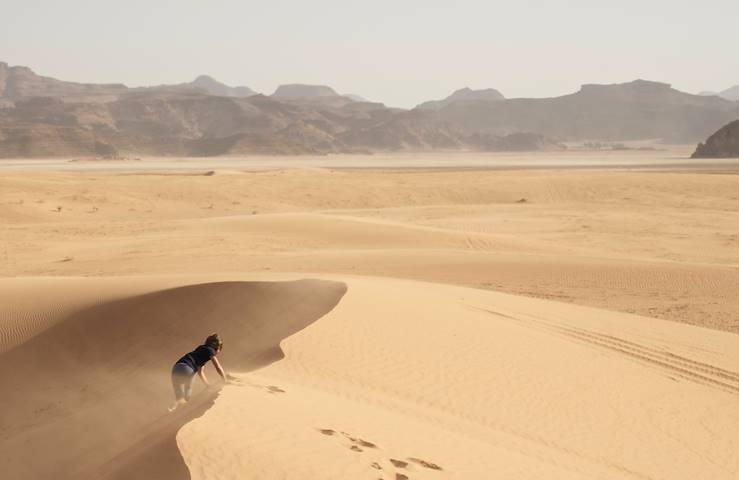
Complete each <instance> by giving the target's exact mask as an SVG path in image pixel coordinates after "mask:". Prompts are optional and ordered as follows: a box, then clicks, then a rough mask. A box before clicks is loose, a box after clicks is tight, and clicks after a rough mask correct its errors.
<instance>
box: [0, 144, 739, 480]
mask: <svg viewBox="0 0 739 480" xmlns="http://www.w3.org/2000/svg"><path fill="white" fill-rule="evenodd" d="M691 151H692V147H683V148H678V149H667V150H652V151H636V150H631V151H621V152H605V153H604V152H580V153H579V155H580V156H582V157H588V158H590V159H591V161H592V163H596V164H601V165H602V167H603V168H584V167H582V166H577V165H570V166H569V167H566V168H564V167H562V168H552V167H550V168H549V169H547V168H544V167H542V166H541V164H544V165H546V164H547V162H551V163H552V164H558V163H561V160H562V158H561V156H564V155H565V154H563V153H561V152H554V153H551V152H549V153H547V152H541V153H528V154H521V156H522V157H527V158H529V160H530V161H537V162H538V164H539V166H537V167H536V168H533V167H532V168H529V169H525V170H521V169H515V168H511V167H510V166H507V167H505V168H503V167H499V168H495V169H492V168H485V167H484V165H481V163H480V162H482V161H483V160H481V158H480V157H479V155H481V154H465V153H460V154H451V153H449V154H434V155H431V154H429V155H425V154H417V153H416V154H396V155H395V156H382V155H380V156H369V157H362V158H361V159H360V160H361V162H360V161H359V160H357V158H355V157H351V156H350V157H346V156H339V157H332V158H333V160H334V161H336V162H339V163H344V164H351V162H355V164H356V163H357V162H359V163H360V166H362V167H363V168H351V169H347V168H336V167H327V166H320V164H319V163H318V162H320V161H321V160H322V159H323V157H309V158H307V159H304V160H303V161H302V163H297V164H296V163H295V161H296V159H295V158H294V157H289V158H284V157H267V159H268V160H270V161H271V162H272V163H271V164H269V165H271V166H267V164H263V166H262V167H256V166H251V167H250V166H249V165H250V163H249V162H250V160H249V159H241V160H237V159H232V160H231V161H230V162H226V163H223V164H219V163H215V164H214V163H212V160H211V159H200V160H197V159H189V160H183V161H182V162H181V163H179V164H180V165H183V167H182V168H178V161H177V159H168V160H167V161H168V162H169V163H167V164H166V165H167V168H166V169H163V168H161V165H162V163H161V159H149V158H144V159H141V161H139V162H131V161H115V160H104V161H94V160H87V161H84V162H79V161H78V162H67V161H62V162H57V163H52V164H45V165H47V166H46V167H44V168H34V166H33V162H36V161H37V160H17V161H6V167H4V168H3V169H2V170H0V185H2V188H1V189H0V223H1V225H2V228H0V245H2V251H0V275H2V277H3V278H2V279H0V296H2V299H3V301H2V302H1V304H0V352H2V353H0V355H1V356H2V362H0V373H1V374H2V376H3V378H4V379H5V384H6V386H7V387H8V388H6V389H4V391H3V395H2V396H0V426H1V427H0V452H2V453H0V462H1V464H0V468H2V471H3V472H4V475H7V476H8V478H17V479H38V478H54V479H59V480H61V479H67V478H69V479H72V478H111V479H126V478H163V479H187V478H193V479H228V478H234V479H236V478H260V479H271V478H275V479H277V478H295V479H310V478H315V479H319V478H320V479H348V478H351V479H367V480H375V479H378V478H379V479H385V480H402V479H444V478H464V479H469V478H479V479H482V478H510V479H521V478H532V479H533V478H537V479H538V478H561V479H573V478H582V479H593V478H603V479H611V478H612V479H645V478H652V479H670V480H673V479H681V478H684V479H694V478H711V479H733V478H736V477H737V475H739V454H737V452H739V435H738V434H737V430H736V425H737V422H739V402H737V398H739V336H738V335H737V333H739V320H738V319H739V306H737V303H736V302H735V301H734V299H735V296H736V292H737V290H738V289H739V236H738V234H737V232H739V213H738V212H739V194H738V193H737V192H739V176H738V175H736V171H737V168H738V167H737V164H736V162H735V161H733V162H730V161H727V162H726V163H723V164H720V165H718V164H716V165H714V164H709V163H706V164H705V166H703V167H702V166H701V164H700V163H695V162H696V161H693V163H684V164H682V165H675V164H674V163H675V162H678V160H679V159H686V158H687V157H688V156H689V154H690V152H691ZM444 155H447V156H449V162H447V164H445V165H446V166H445V168H438V167H437V168H419V167H418V165H423V163H424V162H429V163H432V162H433V161H436V162H437V163H438V157H443V156H444ZM475 155H478V157H475ZM571 155H572V154H571ZM469 156H472V157H473V158H472V159H466V157H469ZM558 156H559V157H558ZM311 158H312V159H313V161H315V162H317V163H316V164H315V165H311ZM435 158H436V160H434V159H435ZM496 158H497V159H498V161H499V162H502V161H503V160H504V159H508V160H509V161H510V160H511V159H510V158H509V157H505V155H503V154H494V155H493V154H488V156H487V157H486V159H485V161H487V162H488V163H489V164H490V165H493V164H494V163H495V161H496ZM516 158H517V157H513V160H516ZM265 161H266V160H265ZM373 161H376V162H378V163H380V164H397V165H413V166H414V168H392V169H388V168H368V167H369V166H370V165H371V163H372V162H373ZM516 161H519V162H520V161H521V159H520V158H519V159H518V160H516ZM157 162H160V163H157ZM362 162H363V163H362ZM634 162H636V163H638V164H641V165H643V166H645V167H644V168H637V167H636V166H635V165H634ZM704 162H707V161H704ZM450 163H451V164H452V165H453V164H455V163H457V164H465V163H467V164H469V165H476V166H469V167H467V168H464V169H460V168H450V167H449V164H450ZM514 163H515V162H514ZM255 164H257V165H258V162H256V163H255ZM278 164H281V165H282V166H281V167H279V166H275V165H278ZM63 165H70V166H73V167H74V170H63V169H61V168H60V166H63ZM112 165H117V167H116V168H111V166H112ZM213 165H220V166H217V167H215V168H214V167H213ZM251 165H254V164H251ZM290 165H292V166H290ZM609 165H610V167H609ZM213 331H216V332H218V333H219V334H220V335H221V337H222V338H223V339H224V341H225V347H224V350H223V352H222V353H221V354H220V355H219V358H220V359H221V360H220V361H221V363H222V364H223V365H224V367H225V368H226V370H227V371H228V372H229V374H230V375H232V376H231V377H230V378H231V379H230V381H229V384H228V385H225V386H224V387H222V388H221V387H218V388H211V389H204V388H202V386H200V385H198V384H196V387H195V393H194V395H193V398H192V400H191V401H190V403H189V404H187V405H186V406H184V407H181V408H178V409H177V410H176V411H174V412H172V413H170V412H167V408H166V407H167V405H168V404H169V403H170V402H171V398H172V392H171V386H170V384H169V378H168V374H169V369H170V368H171V365H172V363H173V362H174V361H175V360H176V359H177V357H178V356H179V355H181V354H182V353H183V352H187V351H188V350H189V349H191V348H192V347H193V346H194V345H196V344H197V343H198V342H200V341H202V338H205V336H206V335H208V334H210V333H212V332H213ZM210 377H211V379H212V380H211V381H212V382H215V380H213V378H214V377H215V372H211V373H210Z"/></svg>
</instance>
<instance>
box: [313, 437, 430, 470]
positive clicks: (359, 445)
mask: <svg viewBox="0 0 739 480" xmlns="http://www.w3.org/2000/svg"><path fill="white" fill-rule="evenodd" d="M317 430H318V431H319V432H320V433H321V434H323V435H326V436H328V437H337V438H341V437H344V439H346V440H348V442H343V441H342V442H341V443H342V444H343V446H344V447H346V448H348V449H349V450H351V451H353V452H357V453H361V452H364V449H365V448H369V449H380V448H379V447H378V446H377V444H375V443H373V442H370V441H367V440H364V439H362V438H360V437H357V436H355V435H352V434H350V433H347V432H344V431H339V432H337V431H336V430H334V429H332V428H319V429H317ZM412 464H413V465H412ZM369 466H370V468H372V469H374V470H377V471H379V472H382V473H381V475H382V476H381V477H379V478H378V480H391V479H394V480H410V477H409V476H408V475H407V474H406V473H401V472H398V471H397V470H403V471H404V472H407V471H408V470H412V469H413V467H414V466H417V467H423V468H427V469H430V470H437V471H440V470H443V468H441V466H439V465H437V464H436V463H433V462H430V461H428V460H424V459H422V458H418V457H406V459H405V460H400V459H398V458H377V457H376V458H375V461H373V462H372V463H370V465H369ZM383 466H384V467H383ZM386 475H391V476H390V477H388V476H386ZM392 475H394V476H392Z"/></svg>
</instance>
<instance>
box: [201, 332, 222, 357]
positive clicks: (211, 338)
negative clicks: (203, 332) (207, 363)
mask: <svg viewBox="0 0 739 480" xmlns="http://www.w3.org/2000/svg"><path fill="white" fill-rule="evenodd" d="M205 346H206V347H210V348H212V349H213V350H215V351H216V353H218V352H220V351H221V349H222V348H223V342H222V341H221V337H219V336H218V334H217V333H212V334H210V335H208V337H207V338H206V339H205Z"/></svg>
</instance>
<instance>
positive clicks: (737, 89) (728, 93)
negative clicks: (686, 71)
mask: <svg viewBox="0 0 739 480" xmlns="http://www.w3.org/2000/svg"><path fill="white" fill-rule="evenodd" d="M698 95H703V96H709V95H715V96H717V97H721V98H724V99H726V100H731V101H732V102H739V85H734V86H733V87H729V88H727V89H726V90H722V91H720V92H708V91H705V92H700V93H699V94H698Z"/></svg>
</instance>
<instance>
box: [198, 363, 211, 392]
mask: <svg viewBox="0 0 739 480" xmlns="http://www.w3.org/2000/svg"><path fill="white" fill-rule="evenodd" d="M198 375H199V376H200V380H202V381H203V383H204V384H205V386H206V387H209V386H210V383H208V378H207V377H206V376H205V365H203V366H202V367H200V368H198Z"/></svg>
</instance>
